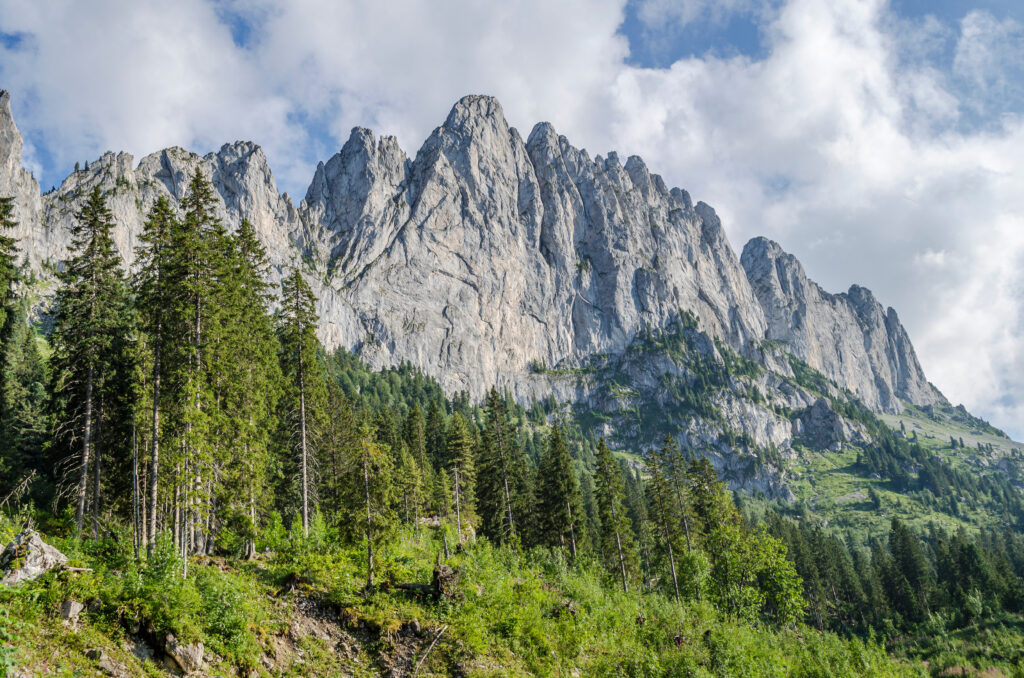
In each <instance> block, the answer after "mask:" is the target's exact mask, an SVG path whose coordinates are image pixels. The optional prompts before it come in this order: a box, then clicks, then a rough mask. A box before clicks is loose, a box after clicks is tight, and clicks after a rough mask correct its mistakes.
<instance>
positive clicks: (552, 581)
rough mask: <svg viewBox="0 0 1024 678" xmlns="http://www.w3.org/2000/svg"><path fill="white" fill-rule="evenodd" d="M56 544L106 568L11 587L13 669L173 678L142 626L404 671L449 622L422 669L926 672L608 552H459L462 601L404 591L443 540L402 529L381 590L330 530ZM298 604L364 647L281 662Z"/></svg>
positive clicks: (242, 664) (224, 659)
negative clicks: (216, 549) (186, 560)
mask: <svg viewBox="0 0 1024 678" xmlns="http://www.w3.org/2000/svg"><path fill="white" fill-rule="evenodd" d="M451 536H453V535H451ZM48 540H49V541H51V542H52V543H54V544H55V545H57V546H58V547H59V548H61V549H63V550H64V551H65V553H67V554H68V555H69V556H70V557H71V563H72V564H73V565H78V566H80V567H89V568H92V571H91V572H81V573H70V572H63V573H50V574H47V575H45V576H44V577H42V578H41V579H40V580H38V581H36V582H33V583H30V584H25V585H21V586H19V587H16V588H10V589H8V588H4V589H2V590H0V609H2V612H0V638H2V639H3V641H4V645H5V647H6V648H7V649H6V650H4V651H3V653H0V666H8V667H12V666H19V667H24V669H25V670H28V671H30V672H32V671H37V672H42V673H45V674H47V675H89V674H90V673H93V672H95V670H96V661H95V660H94V659H90V658H89V655H88V652H89V650H91V649H97V648H98V649H101V650H103V652H104V653H105V654H106V655H107V656H109V657H111V658H113V659H114V660H116V661H118V662H120V663H122V664H123V665H124V666H125V667H127V668H128V670H129V671H130V672H131V673H133V674H135V675H160V673H159V670H158V668H157V666H156V664H153V663H152V662H150V663H148V664H147V665H145V666H144V665H143V664H141V663H140V662H139V661H138V660H137V659H135V658H134V657H132V656H131V655H130V654H129V653H128V652H127V651H126V650H125V642H126V640H127V639H128V637H129V635H130V634H131V633H132V632H133V631H134V632H137V633H140V634H143V635H147V634H148V636H150V637H153V638H161V637H163V636H165V635H166V634H167V633H174V634H175V635H176V636H177V637H178V638H179V639H180V640H181V641H182V642H195V641H202V642H203V643H204V644H205V646H206V647H207V648H208V650H209V651H211V652H212V655H209V656H211V657H212V659H213V662H212V664H211V665H210V667H209V671H210V672H211V673H212V674H214V675H248V674H249V672H250V671H255V674H253V675H374V674H376V673H377V672H379V671H382V670H383V667H386V666H393V665H395V664H394V663H395V662H396V661H398V660H397V659H396V658H397V657H400V655H401V653H402V648H403V647H405V648H406V650H407V656H405V657H404V659H402V661H406V662H407V664H406V666H408V663H411V662H412V661H413V660H416V661H419V659H421V658H423V653H424V652H425V650H426V646H427V645H428V644H429V643H430V641H431V640H433V639H434V638H435V637H438V634H440V636H439V640H438V642H437V643H436V645H435V647H434V648H433V650H432V651H431V652H430V654H429V655H427V656H426V659H425V661H424V662H423V664H422V666H421V667H420V673H419V675H472V676H510V675H511V676H515V675H522V676H526V675H540V676H548V675H586V676H603V675H607V676H620V675H625V676H658V675H673V676H711V675H722V676H779V675H793V676H823V677H824V676H841V675H870V676H890V675H891V676H904V675H925V672H924V668H923V664H921V663H920V662H914V663H907V662H898V661H894V660H893V659H891V658H890V657H889V656H887V655H886V653H885V652H884V650H883V649H882V648H881V647H880V646H878V645H876V644H873V643H871V642H867V641H863V640H860V639H856V638H854V639H844V638H840V637H839V636H836V635H833V634H829V633H820V632H817V631H814V630H812V629H810V628H807V627H803V626H799V627H793V628H787V629H782V630H779V629H772V628H769V627H765V626H761V625H749V624H747V623H744V622H740V621H737V620H733V619H730V618H728V617H726V616H723V615H722V614H721V613H719V612H716V611H715V610H714V609H713V608H711V606H709V605H708V604H706V603H701V602H697V601H690V602H684V603H682V604H677V603H676V602H675V601H674V600H672V599H671V598H668V597H666V596H664V595H662V594H661V593H655V592H643V593H638V592H636V591H630V592H629V593H624V592H622V590H621V588H619V587H617V586H616V585H615V583H614V582H613V581H610V580H608V578H607V576H606V575H605V574H604V573H603V571H602V569H601V568H600V567H599V566H598V565H597V564H596V563H593V562H590V561H587V560H581V561H580V562H576V563H573V562H571V561H570V560H569V559H568V557H567V556H566V555H564V554H563V553H561V552H557V551H556V552H551V551H546V550H542V551H531V552H528V553H523V552H521V551H519V550H516V549H512V548H498V547H494V546H491V545H490V544H489V543H487V542H485V541H482V540H481V541H480V542H477V543H475V544H467V545H466V546H465V548H460V549H457V551H458V552H456V553H453V554H452V555H451V557H450V558H449V559H448V560H447V563H448V564H449V565H450V566H452V567H454V568H455V569H456V570H457V571H458V572H459V580H458V585H457V593H456V595H455V596H454V597H453V598H452V599H444V600H441V601H439V602H435V601H434V600H432V599H431V598H429V597H420V596H417V595H414V594H411V593H409V592H407V591H405V590H401V589H399V588H398V587H397V586H396V584H399V583H429V582H430V580H431V576H432V572H433V569H434V563H435V561H436V558H437V556H438V552H439V551H440V550H441V549H442V548H443V546H442V545H441V542H440V541H439V538H438V535H437V534H436V533H435V532H434V531H427V530H421V531H419V532H414V531H411V530H410V531H407V532H405V533H403V534H401V535H399V536H398V537H396V538H395V539H394V540H391V541H390V542H389V544H388V546H387V547H386V548H385V549H384V550H383V551H382V552H380V553H379V554H378V563H377V564H378V567H377V582H376V583H377V586H376V587H375V588H374V589H373V590H372V591H371V592H368V591H367V589H366V586H365V585H366V580H365V577H366V572H365V550H364V548H363V547H361V546H359V545H353V546H351V547H339V546H337V544H336V543H335V542H334V541H333V539H331V538H330V537H329V535H328V534H327V533H326V532H321V533H320V534H319V536H318V535H316V534H314V535H313V536H312V538H310V539H308V540H303V539H298V538H291V539H288V540H286V541H285V542H284V543H279V544H277V545H278V546H279V547H280V548H279V550H277V551H276V552H273V553H265V554H264V555H263V556H262V557H260V558H258V559H256V560H253V561H235V560H228V561H223V560H220V559H217V560H216V561H215V562H210V563H208V564H202V563H203V562H205V561H204V559H193V561H192V562H191V563H190V574H189V577H188V578H187V579H185V580H183V579H182V578H181V576H180V569H179V568H180V565H181V563H180V561H178V560H177V559H176V557H175V556H174V555H173V551H172V549H170V548H169V544H167V543H161V544H160V545H158V548H157V549H156V555H155V556H154V557H153V558H152V559H150V560H149V561H143V562H142V563H139V564H136V563H135V561H134V558H133V557H132V556H131V554H130V552H128V551H127V549H126V548H125V546H124V544H125V543H128V544H130V540H122V539H115V538H108V539H104V540H98V541H96V542H92V543H90V542H83V543H79V542H75V541H71V540H62V539H59V538H54V539H50V538H48ZM450 542H451V543H452V544H453V545H454V539H451V538H450ZM68 599H74V600H79V601H81V602H83V603H85V604H86V609H85V611H84V612H83V613H82V615H81V623H80V628H78V629H77V630H73V629H71V628H69V627H68V626H67V625H65V624H62V623H61V620H60V617H59V614H58V608H59V606H60V604H61V602H62V601H64V600H68ZM301 600H306V601H315V604H316V605H318V606H319V607H320V608H321V609H325V610H329V616H330V618H331V619H332V620H333V623H336V624H337V625H338V626H339V627H340V629H341V630H342V632H343V633H345V634H349V635H351V637H352V638H353V639H355V642H356V644H357V645H358V646H359V649H358V650H357V651H355V652H354V654H353V656H349V657H342V656H339V654H337V653H336V652H335V651H334V650H333V649H332V648H331V647H330V646H329V645H326V644H324V643H323V642H321V641H318V640H316V639H312V638H307V639H303V641H302V642H301V643H298V647H299V649H301V650H302V653H301V655H302V659H301V661H297V662H295V663H292V664H278V665H276V667H277V668H273V669H271V670H269V671H268V668H267V666H266V665H265V663H264V662H261V660H260V657H261V655H263V654H270V653H271V648H272V646H273V639H274V638H275V637H277V636H280V635H281V634H283V633H285V632H286V631H287V629H288V628H289V624H290V623H291V620H290V619H289V615H293V614H297V609H298V601H301ZM413 622H415V624H416V625H417V626H421V627H422V629H423V632H422V634H421V635H420V636H417V637H415V638H412V639H411V640H410V637H409V636H408V634H406V633H405V629H408V628H410V625H411V624H412V623H413ZM442 629H443V632H442ZM12 648H13V649H12ZM94 654H95V653H94Z"/></svg>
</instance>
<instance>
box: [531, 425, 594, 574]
mask: <svg viewBox="0 0 1024 678" xmlns="http://www.w3.org/2000/svg"><path fill="white" fill-rule="evenodd" d="M536 491H537V500H536V507H537V539H538V542H539V543H540V544H543V545H547V546H565V545H566V544H568V545H569V547H570V548H571V550H572V554H573V556H574V557H575V556H576V551H577V549H576V533H577V532H578V530H579V525H580V521H581V519H582V518H583V497H582V496H581V494H580V488H579V482H578V481H577V479H576V471H575V469H573V464H572V457H570V456H569V446H568V445H567V444H566V442H565V438H564V437H563V436H562V427H561V424H559V423H558V422H555V423H554V424H552V426H551V434H550V436H549V437H548V449H547V451H546V452H545V454H544V456H543V457H542V458H541V461H540V466H539V467H538V469H537V483H536Z"/></svg>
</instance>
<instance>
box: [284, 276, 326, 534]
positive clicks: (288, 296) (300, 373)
mask: <svg viewBox="0 0 1024 678" xmlns="http://www.w3.org/2000/svg"><path fill="white" fill-rule="evenodd" d="M317 322H319V318H318V317H317V314H316V299H315V298H314V296H313V291H312V290H311V289H310V288H309V285H308V284H307V283H306V281H305V280H304V279H303V277H302V273H300V272H299V271H298V269H295V270H293V271H292V274H291V275H290V276H288V277H287V278H286V279H285V280H284V283H283V285H282V309H281V329H280V338H281V368H282V371H283V372H284V375H285V379H286V380H287V383H288V385H289V395H288V398H287V402H288V411H289V412H288V413H289V416H288V418H287V419H288V422H289V428H290V431H291V434H292V440H293V449H294V451H295V456H296V458H297V460H298V477H299V501H300V507H301V515H302V530H303V533H304V534H306V535H308V534H309V506H310V491H311V489H312V481H311V476H312V474H313V471H314V463H315V455H314V448H313V443H314V432H315V431H314V424H315V423H316V422H317V421H318V420H319V413H320V412H322V403H323V400H324V397H323V396H324V390H325V386H324V376H323V369H322V367H321V365H320V363H319V361H318V360H317V357H316V354H317V349H318V348H319V341H318V340H317V338H316V326H317Z"/></svg>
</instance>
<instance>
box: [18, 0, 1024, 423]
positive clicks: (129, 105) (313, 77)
mask: <svg viewBox="0 0 1024 678" xmlns="http://www.w3.org/2000/svg"><path fill="white" fill-rule="evenodd" d="M41 4H42V3H34V4H29V3H20V2H17V1H16V0H0V16H2V17H3V23H2V26H0V32H3V33H8V34H15V33H16V34H18V36H19V38H18V39H17V40H8V41H6V42H4V41H2V40H0V83H2V85H3V86H4V87H7V88H9V89H11V90H13V92H14V94H15V99H16V113H18V114H20V115H19V124H20V125H21V126H22V128H23V129H26V130H27V131H29V132H30V139H36V140H43V141H44V142H45V146H46V148H45V149H43V148H39V149H37V150H38V151H46V150H48V151H49V152H51V153H53V154H54V156H55V158H54V159H52V161H50V162H49V164H50V165H54V166H64V167H66V165H67V164H68V163H69V162H71V163H73V161H74V160H77V159H85V158H87V157H90V156H93V157H94V156H95V155H96V154H98V152H101V151H102V150H105V149H106V148H112V149H122V148H123V149H126V150H130V151H132V152H135V153H136V154H141V153H146V152H151V151H153V150H156V149H158V148H162V147H164V146H167V145H170V144H180V145H184V146H189V147H192V148H195V149H196V150H210V149H213V148H215V147H217V146H218V145H219V144H220V143H222V142H224V141H230V140H234V139H236V138H251V139H253V140H256V141H258V142H260V143H261V144H263V145H264V147H265V148H266V150H267V154H268V157H269V158H270V161H271V165H272V167H273V168H274V170H275V173H276V174H277V175H278V177H279V181H280V182H281V184H282V185H284V186H285V187H287V188H289V189H291V191H292V192H293V193H295V192H298V193H299V194H300V195H301V193H302V192H303V191H304V189H305V185H306V183H307V182H308V180H309V177H310V176H311V174H312V169H313V167H314V165H315V162H316V161H317V160H318V159H324V157H325V156H326V155H327V154H329V153H331V152H333V151H334V150H336V148H337V147H338V146H340V144H341V143H343V142H344V140H345V139H346V138H347V136H348V130H349V128H350V127H352V126H354V125H365V126H370V127H373V128H375V129H376V131H377V132H379V133H391V134H396V135H397V136H398V137H399V140H400V142H401V143H402V144H403V146H404V147H405V148H406V149H407V150H408V151H409V152H410V153H414V152H415V150H416V148H417V147H418V146H419V144H420V143H421V142H422V140H423V139H424V138H425V137H426V136H427V135H428V134H429V132H430V130H431V129H432V128H433V127H434V126H436V125H437V124H439V123H440V122H442V121H443V120H444V117H445V115H446V113H447V111H448V109H449V107H450V106H451V104H452V103H453V102H454V101H455V100H456V99H457V98H458V97H460V96H461V95H463V94H467V93H470V92H474V93H477V92H478V93H490V94H494V95H497V96H498V97H499V99H501V101H502V103H503V105H504V107H505V112H506V115H507V117H508V118H509V120H510V122H511V123H512V124H514V125H517V126H520V128H521V130H522V131H523V132H524V133H525V132H527V131H528V129H529V127H530V126H531V125H532V124H533V123H534V122H536V121H538V120H550V121H551V122H553V123H554V124H555V126H556V128H557V129H558V130H559V131H560V132H561V133H563V134H566V135H567V136H569V138H570V140H571V141H573V142H574V143H576V144H577V145H581V146H585V147H587V148H589V149H590V150H591V152H592V153H604V152H605V151H607V150H612V149H615V150H618V151H620V153H623V154H629V153H637V154H640V155H642V156H643V157H644V158H645V160H646V161H647V164H648V165H649V166H650V167H651V169H652V170H653V171H656V172H660V173H661V174H663V175H664V176H665V178H666V180H667V181H668V182H669V183H670V184H673V185H679V186H682V187H684V188H687V189H688V190H690V192H691V193H692V194H693V195H694V197H695V198H697V199H703V200H705V201H707V202H709V203H710V204H712V205H715V207H716V208H717V209H718V211H719V213H720V214H721V215H722V216H723V219H724V222H725V224H726V229H727V232H728V233H729V235H730V238H731V240H732V242H733V244H734V246H736V247H737V249H739V248H741V247H742V245H743V243H744V242H745V240H746V239H747V238H748V237H750V236H753V235H762V234H763V235H767V236H769V237H772V238H774V239H776V240H778V241H779V242H780V243H781V244H782V245H783V246H784V247H785V248H787V249H789V250H790V251H792V252H794V253H795V254H796V255H797V256H799V257H800V259H801V260H802V261H803V262H804V265H805V267H806V268H807V270H808V273H809V274H810V275H811V276H812V277H814V278H816V279H817V280H819V282H821V283H822V284H823V285H824V286H825V287H826V288H828V289H831V290H842V289H846V287H848V286H849V285H850V284H851V283H854V282H856V283H860V284H863V285H865V286H867V287H870V288H872V289H873V290H874V291H875V293H876V295H877V296H878V297H879V299H880V300H881V301H882V303H883V304H886V305H892V306H894V307H895V308H897V310H898V311H899V312H900V315H901V317H902V319H903V320H904V324H905V325H906V326H907V327H908V330H909V331H910V334H911V337H912V338H913V340H914V341H915V345H916V346H917V348H918V353H919V357H920V358H921V361H922V363H923V365H924V367H925V371H926V373H927V374H928V375H929V376H930V378H931V379H932V380H933V381H934V382H935V383H936V384H937V385H938V386H939V387H940V388H941V389H942V390H943V391H944V392H945V393H946V394H947V395H948V396H949V397H950V398H951V399H952V400H954V402H960V401H963V402H964V403H965V404H967V406H968V407H969V408H970V409H972V411H975V412H976V413H979V414H981V415H983V416H986V417H989V418H991V419H993V420H994V421H995V422H996V423H997V424H999V425H1001V426H1004V427H1007V428H1009V429H1011V430H1012V431H1014V432H1015V433H1016V434H1017V435H1018V436H1021V435H1024V424H1022V423H1019V422H1022V421H1024V399H1022V398H1021V397H1020V394H1022V393H1024V370H1022V369H1021V367H1022V361H1024V339H1021V337H1024V332H1022V331H1021V330H1022V329H1024V327H1022V324H1024V313H1022V304H1024V274H1022V271H1024V266H1022V264H1024V196H1022V191H1020V186H1021V185H1024V122H1022V119H1021V116H1020V110H1021V108H1022V107H1024V96H1021V91H1020V89H1019V83H1021V82H1022V81H1024V78H1022V77H1021V64H1022V48H1021V47H1020V45H1021V44H1024V41H1022V40H1021V25H1020V24H1019V23H1017V22H1014V21H1013V20H1012V19H999V18H997V17H994V16H992V15H991V14H987V13H984V12H979V11H972V12H969V13H968V14H966V15H965V16H964V17H963V18H962V20H960V21H959V22H958V23H950V22H943V21H940V20H938V19H936V18H934V17H925V18H923V19H913V20H910V19H905V18H903V17H900V16H898V15H897V14H895V13H894V12H893V10H892V8H891V7H890V6H889V5H888V4H887V3H886V2H884V1H883V0H785V1H784V2H769V3H763V2H759V3H755V2H752V1H751V0H729V1H728V2H726V3H724V4H723V3H708V2H705V1H704V0H682V1H681V2H676V3H664V2H662V1H661V0H644V1H643V2H641V3H640V4H639V5H638V6H637V13H638V16H639V17H640V18H641V20H642V21H644V22H645V25H646V26H647V27H648V28H649V29H653V28H656V27H657V26H662V27H668V29H670V30H671V28H672V27H673V26H674V27H676V28H680V27H683V26H687V25H692V24H693V22H697V21H704V22H711V23H714V22H722V21H724V20H725V19H727V18H728V16H732V15H736V14H744V15H745V16H748V17H754V18H755V20H756V21H758V22H759V23H760V25H761V30H762V37H763V39H764V46H763V47H764V49H763V50H762V52H763V54H764V56H763V57H758V58H753V57H747V56H742V55H741V56H731V57H728V58H724V57H718V56H715V55H713V54H708V55H703V56H701V57H699V58H698V57H694V58H685V59H681V60H678V61H676V62H675V63H673V64H671V65H670V67H668V68H657V69H655V68H640V67H637V66H632V65H630V62H629V45H628V42H627V40H626V39H625V38H624V37H623V36H622V35H621V34H619V33H618V30H619V26H620V25H621V23H622V21H623V18H624V16H625V12H626V7H625V4H624V0H569V1H567V2H564V3H551V2H547V0H511V1H510V2H506V3H500V4H493V3H490V4H481V3H474V2H459V1H456V0H451V1H447V2H426V1H424V0H406V1H404V2H395V3H380V2H373V1H370V0H353V1H352V2H346V3H336V2H331V1H328V0H295V2H288V3H278V2H271V1H270V0H220V1H219V2H216V3H213V4H210V3H208V2H203V1H201V0H181V1H180V2H176V3H161V4H157V3H153V2H133V3H129V2H117V1H115V0H107V1H104V2H94V3H89V4H88V7H86V6H84V5H82V4H81V3H74V2H72V1H71V0H64V1H63V2H60V1H58V0H54V2H51V3H48V4H47V6H46V9H45V10H44V9H42V8H41V7H39V6H38V5H41ZM240 29H241V30H240ZM233 31H234V32H233ZM3 45H7V46H6V47H5V46H3ZM44 156H45V153H44V152H43V153H39V154H37V156H36V157H37V158H40V157H44ZM45 164H47V163H44V165H45Z"/></svg>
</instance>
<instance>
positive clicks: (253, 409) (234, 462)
mask: <svg viewBox="0 0 1024 678" xmlns="http://www.w3.org/2000/svg"><path fill="white" fill-rule="evenodd" d="M230 242H231V244H232V245H233V247H231V248H230V250H229V264H230V266H229V269H228V274H229V275H228V277H227V279H226V285H225V288H226V289H225V294H224V295H223V299H224V308H223V309H222V332H223V333H224V338H223V339H224V340H223V341H222V342H221V351H220V354H221V355H220V363H221V369H222V371H223V373H224V378H223V379H222V380H220V382H221V387H220V389H219V396H220V397H219V398H218V402H219V404H220V407H219V410H220V411H221V412H222V417H223V429H224V432H225V433H226V434H227V435H228V436H229V439H230V440H231V441H232V444H231V445H230V447H225V449H226V450H227V451H228V454H227V456H226V458H225V459H224V460H223V465H224V480H223V481H222V486H223V487H222V494H223V498H222V500H221V502H219V503H220V504H222V505H224V506H226V507H228V509H229V511H230V513H231V514H232V515H234V516H245V519H244V520H242V521H241V522H242V523H243V524H244V525H245V530H244V531H245V533H246V536H247V542H248V543H247V550H248V553H249V555H254V553H255V537H256V526H257V509H258V507H259V506H262V505H264V504H265V503H266V499H267V497H266V496H265V495H266V492H267V490H268V486H269V473H270V469H271V466H272V463H271V445H272V440H273V434H274V431H275V429H276V423H277V422H276V413H277V404H278V399H279V397H280V391H281V382H282V376H281V367H280V363H279V361H278V357H277V349H278V342H277V338H276V337H275V335H274V327H273V321H272V319H271V316H270V311H269V306H270V285H269V283H268V282H267V275H268V270H269V263H268V261H267V254H266V250H265V249H264V247H263V245H262V243H260V241H259V240H258V239H257V237H256V233H255V231H254V229H253V227H252V224H251V223H249V221H248V220H245V219H243V220H242V223H241V225H240V226H239V228H238V231H237V232H236V233H235V234H234V236H233V237H232V238H231V241H230Z"/></svg>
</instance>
